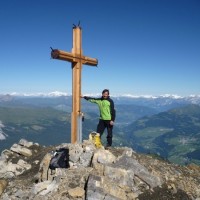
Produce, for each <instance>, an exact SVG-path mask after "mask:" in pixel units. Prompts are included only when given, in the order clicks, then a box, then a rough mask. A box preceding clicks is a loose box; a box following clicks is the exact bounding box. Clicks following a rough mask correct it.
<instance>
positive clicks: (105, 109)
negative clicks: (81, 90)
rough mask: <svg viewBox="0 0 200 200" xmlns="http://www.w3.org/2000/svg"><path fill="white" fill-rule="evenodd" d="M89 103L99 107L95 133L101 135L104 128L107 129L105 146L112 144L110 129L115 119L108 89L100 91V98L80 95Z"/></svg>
mask: <svg viewBox="0 0 200 200" xmlns="http://www.w3.org/2000/svg"><path fill="white" fill-rule="evenodd" d="M81 98H84V99H86V100H87V101H89V102H91V103H96V104H97V105H98V107H99V112H100V118H99V123H98V125H97V133H99V134H100V137H101V136H102V134H103V132H104V130H105V128H106V129H107V145H106V147H110V146H112V137H113V134H112V129H113V125H114V121H115V108H114V102H113V100H112V99H111V98H110V96H109V90H108V89H104V90H103V91H102V97H101V98H93V97H88V96H81Z"/></svg>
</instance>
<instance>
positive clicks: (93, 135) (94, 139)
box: [89, 132, 102, 148]
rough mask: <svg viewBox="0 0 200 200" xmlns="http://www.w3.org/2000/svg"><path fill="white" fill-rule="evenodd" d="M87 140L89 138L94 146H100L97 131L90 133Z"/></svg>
mask: <svg viewBox="0 0 200 200" xmlns="http://www.w3.org/2000/svg"><path fill="white" fill-rule="evenodd" d="M89 140H91V141H92V142H93V143H94V144H95V146H96V148H101V147H102V144H101V138H100V134H99V133H97V132H92V133H90V135H89Z"/></svg>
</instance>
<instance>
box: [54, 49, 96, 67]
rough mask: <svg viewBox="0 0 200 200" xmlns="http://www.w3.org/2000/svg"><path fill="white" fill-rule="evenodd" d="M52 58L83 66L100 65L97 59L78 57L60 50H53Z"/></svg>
mask: <svg viewBox="0 0 200 200" xmlns="http://www.w3.org/2000/svg"><path fill="white" fill-rule="evenodd" d="M51 57H52V58H53V59H59V60H64V61H69V62H81V63H82V64H85V65H91V66H97V64H98V60H97V59H96V58H90V57H87V56H82V55H76V54H75V55H74V54H73V53H69V52H66V51H62V50H58V49H53V50H52V51H51Z"/></svg>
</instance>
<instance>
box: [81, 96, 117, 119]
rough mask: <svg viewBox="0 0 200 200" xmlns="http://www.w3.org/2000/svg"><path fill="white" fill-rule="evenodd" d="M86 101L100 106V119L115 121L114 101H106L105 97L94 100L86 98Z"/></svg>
mask: <svg viewBox="0 0 200 200" xmlns="http://www.w3.org/2000/svg"><path fill="white" fill-rule="evenodd" d="M84 99H86V100H87V101H89V102H91V103H96V104H97V105H98V107H99V111H100V119H102V120H111V121H115V108H114V102H113V100H112V99H110V97H108V98H107V99H104V98H103V97H101V98H92V97H87V96H84Z"/></svg>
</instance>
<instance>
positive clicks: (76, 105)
mask: <svg viewBox="0 0 200 200" xmlns="http://www.w3.org/2000/svg"><path fill="white" fill-rule="evenodd" d="M51 57H52V58H54V59H59V60H64V61H68V62H71V63H72V116H71V143H73V144H74V143H77V142H81V140H82V138H80V132H81V134H82V126H81V123H82V112H81V100H80V99H81V70H82V64H85V65H91V66H97V64H98V60H97V59H95V58H90V57H86V56H83V50H82V30H81V27H80V26H79V25H78V26H75V25H74V27H73V47H72V52H71V53H69V52H65V51H61V50H58V49H52V51H51ZM81 137H82V136H81Z"/></svg>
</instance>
